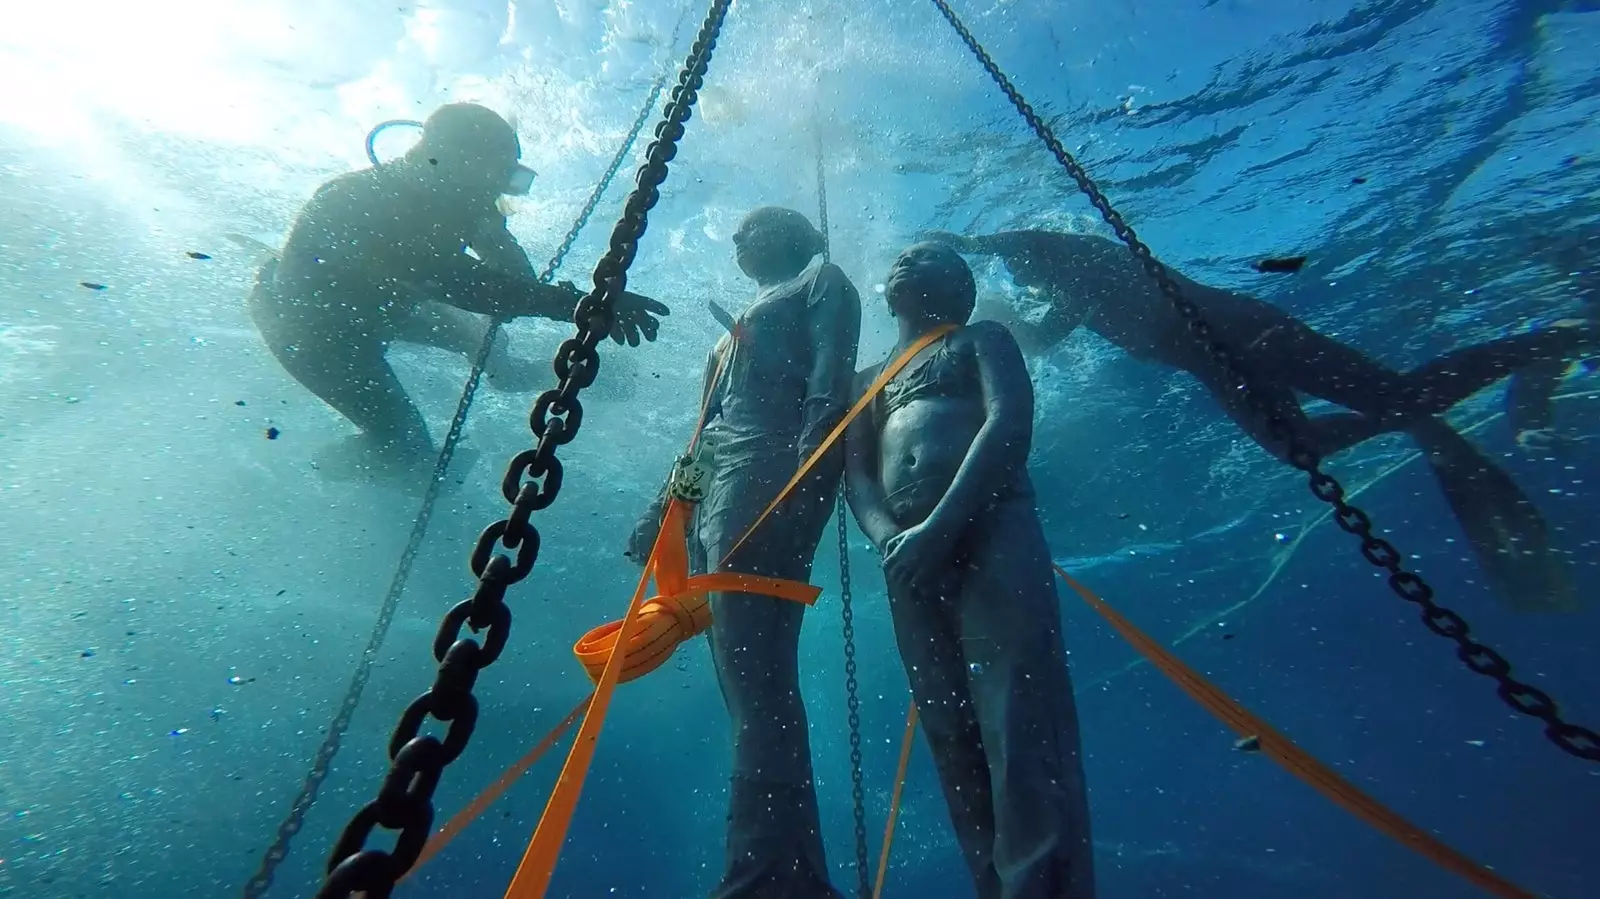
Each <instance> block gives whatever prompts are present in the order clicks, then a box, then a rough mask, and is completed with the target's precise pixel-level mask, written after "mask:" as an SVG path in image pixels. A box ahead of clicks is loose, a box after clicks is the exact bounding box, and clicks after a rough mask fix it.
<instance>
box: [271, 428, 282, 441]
mask: <svg viewBox="0 0 1600 899" xmlns="http://www.w3.org/2000/svg"><path fill="white" fill-rule="evenodd" d="M282 433H283V432H282V431H280V430H278V429H277V428H267V439H268V440H277V439H278V435H279V434H282Z"/></svg>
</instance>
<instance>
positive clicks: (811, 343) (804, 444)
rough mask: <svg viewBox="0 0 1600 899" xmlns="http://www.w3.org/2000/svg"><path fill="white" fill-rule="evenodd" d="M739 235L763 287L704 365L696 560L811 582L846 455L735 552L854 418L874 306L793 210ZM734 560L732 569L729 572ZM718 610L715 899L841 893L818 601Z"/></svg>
mask: <svg viewBox="0 0 1600 899" xmlns="http://www.w3.org/2000/svg"><path fill="white" fill-rule="evenodd" d="M733 244H734V254H735V256H736V258H737V260H738V263H739V268H740V269H741V270H742V271H743V272H744V273H745V274H746V275H748V276H750V278H751V279H753V280H754V281H755V282H756V290H757V293H756V298H755V302H753V303H751V304H750V306H749V307H748V308H746V309H745V310H744V313H743V314H741V315H740V316H739V317H738V320H737V322H736V323H735V326H734V332H733V334H732V335H726V336H724V337H723V339H722V340H721V341H720V342H719V343H718V344H717V347H716V348H715V349H714V350H713V351H712V354H711V357H710V358H709V359H708V360H707V362H706V374H705V385H704V388H703V394H704V395H705V396H706V397H708V399H709V405H710V407H711V409H712V410H713V412H712V414H710V415H708V416H707V417H708V419H709V421H708V424H707V425H706V427H705V429H704V432H703V434H702V437H701V439H702V441H703V442H705V443H706V444H707V445H708V446H712V447H715V464H714V469H713V473H712V476H711V482H710V485H709V487H708V488H707V490H706V496H705V499H704V500H702V501H701V502H700V503H699V505H697V506H696V507H695V514H694V520H693V522H692V525H691V528H690V534H689V551H690V552H689V555H690V560H691V563H692V564H693V566H694V567H695V569H696V570H697V571H701V572H703V571H708V570H721V571H736V572H742V573H745V574H758V575H765V576H768V577H778V578H786V579H790V580H798V581H805V580H809V578H810V576H811V563H812V559H813V557H814V556H815V554H816V549H817V543H818V541H819V540H821V538H822V529H823V527H824V526H825V525H826V524H827V522H828V517H829V514H830V512H831V510H832V506H833V499H834V497H835V495H836V493H835V491H837V490H838V486H839V476H840V472H841V470H842V469H843V467H844V459H843V456H842V454H841V451H840V450H838V449H834V450H831V451H830V452H829V453H828V454H826V455H825V456H823V458H822V460H821V461H819V462H818V464H817V465H816V466H815V467H814V468H813V469H812V471H811V474H810V475H809V477H808V478H807V479H806V480H805V481H803V482H802V483H801V485H800V486H799V487H797V488H796V490H795V492H794V493H793V494H792V495H791V496H790V497H789V499H788V500H787V501H785V503H784V504H783V505H782V506H780V507H779V508H778V510H777V511H776V512H774V513H773V515H772V516H771V517H770V518H768V519H767V521H766V522H765V523H764V524H762V525H761V527H760V528H759V529H758V530H756V531H755V533H754V534H752V535H751V537H750V539H749V540H747V541H745V542H744V544H743V545H742V546H740V547H739V549H738V551H737V552H734V547H735V545H736V544H737V543H738V541H739V539H740V538H741V537H742V536H743V535H744V533H745V531H746V530H747V529H748V528H749V527H750V526H751V525H752V524H754V523H755V521H756V518H757V517H758V516H759V515H760V514H761V512H762V510H763V509H765V508H766V506H767V504H768V503H770V502H771V501H772V500H773V499H774V498H776V497H777V496H778V492H779V491H780V490H782V489H783V486H784V485H785V484H786V483H788V481H789V478H790V477H791V476H793V474H794V473H795V471H796V470H797V469H798V468H799V467H800V465H801V463H802V462H804V461H805V460H806V459H807V458H808V457H809V456H810V455H811V454H812V452H813V451H815V450H816V449H817V447H818V446H820V445H821V443H822V440H823V439H824V438H826V437H827V436H828V433H829V432H830V431H832V430H833V428H834V427H835V426H836V425H837V424H838V423H839V421H840V420H841V419H842V418H843V417H844V413H845V410H846V409H847V408H848V407H849V403H850V400H851V396H850V384H851V379H852V377H853V376H854V373H855V363H856V344H857V341H858V339H859V337H860V333H861V299H860V296H859V295H858V294H857V293H856V289H855V287H854V286H853V285H852V284H851V283H850V280H849V279H848V278H846V277H845V274H844V272H842V271H840V269H839V268H838V267H837V266H835V265H831V264H828V263H823V262H821V261H820V260H818V261H816V262H815V263H813V260H814V259H816V257H817V256H818V255H819V254H821V252H822V247H823V239H822V235H821V234H820V233H818V231H817V229H816V228H814V227H813V226H812V224H811V222H809V221H808V220H807V219H806V217H805V216H804V215H801V214H800V213H798V212H796V211H794V210H792V209H783V208H779V207H775V206H765V207H762V208H759V209H756V210H755V211H753V212H751V213H750V214H749V215H747V216H745V218H744V221H743V222H741V223H740V225H739V228H738V230H737V231H736V232H735V233H734V235H733ZM734 335H737V339H735V337H734ZM719 356H723V357H725V358H724V360H723V363H722V373H721V376H720V377H718V378H716V382H715V383H712V380H713V374H714V373H715V372H716V370H717V359H718V357H719ZM664 498H665V494H664V493H663V494H662V495H661V496H658V497H657V500H656V503H655V504H654V505H653V506H652V507H651V508H650V509H649V510H648V511H647V512H646V513H645V515H644V516H643V517H642V518H641V519H640V521H639V524H638V526H637V527H636V528H635V529H634V533H633V536H632V538H631V539H630V541H629V548H628V552H627V554H628V555H629V556H630V557H631V558H633V559H634V560H635V561H637V562H640V563H643V562H644V561H645V559H646V558H647V557H648V555H649V552H650V550H649V547H650V546H651V545H652V544H653V543H654V542H655V536H656V532H657V530H658V529H659V528H660V522H661V513H662V505H663V502H664ZM730 552H733V555H732V557H731V558H729V555H728V554H729V553H730ZM723 559H727V563H726V564H725V565H723V566H722V567H721V568H716V567H715V566H717V565H718V563H719V562H721V561H722V560H723ZM711 608H712V611H713V619H712V626H711V655H712V660H713V662H714V664H715V667H716V671H717V683H718V685H719V686H720V687H721V688H722V697H723V701H724V702H725V703H726V704H727V707H728V714H729V717H730V718H732V723H733V774H732V777H731V789H730V794H731V795H730V808H729V812H728V831H727V834H728V836H727V864H726V867H725V868H724V871H723V875H722V881H721V883H720V884H719V886H718V887H717V889H716V892H715V893H714V894H713V896H715V897H716V899H758V897H759V899H767V897H785V899H831V897H839V895H840V894H839V893H838V892H837V891H836V890H834V888H833V887H832V886H831V885H830V884H829V882H828V865H827V859H826V857H825V855H824V853H823V846H822V836H821V825H820V823H819V820H818V812H817V793H816V786H815V784H814V782H813V779H812V769H811V744H810V740H809V739H808V737H807V729H806V711H805V706H804V704H803V703H802V702H801V699H800V673H799V666H800V660H799V644H800V623H801V613H802V612H803V611H804V607H803V606H800V605H798V604H796V603H792V602H785V601H783V600H778V599H773V598H771V597H768V596H757V595H750V594H743V593H717V594H713V595H712V597H711Z"/></svg>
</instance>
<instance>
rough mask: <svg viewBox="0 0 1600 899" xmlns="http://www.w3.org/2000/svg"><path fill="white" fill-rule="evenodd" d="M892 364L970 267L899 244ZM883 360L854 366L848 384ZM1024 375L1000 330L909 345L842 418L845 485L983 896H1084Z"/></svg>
mask: <svg viewBox="0 0 1600 899" xmlns="http://www.w3.org/2000/svg"><path fill="white" fill-rule="evenodd" d="M884 297H885V299H886V300H887V302H888V305H889V311H890V314H891V315H893V316H894V317H895V319H896V321H897V322H898V324H899V330H900V343H899V346H897V347H896V348H895V349H894V351H893V352H892V353H891V354H890V358H895V357H898V356H899V355H900V354H901V353H903V352H905V350H906V348H907V347H909V346H910V345H911V344H913V343H915V342H916V341H917V339H918V338H920V337H921V336H922V335H924V334H926V333H928V332H929V331H931V330H933V329H934V328H936V327H938V326H940V325H945V324H955V325H966V322H967V319H968V318H969V317H970V316H971V315H972V311H973V305H974V302H975V299H976V291H975V289H974V286H973V278H972V272H971V270H970V269H968V268H967V264H966V263H965V262H964V261H962V259H961V257H960V256H959V255H957V254H956V253H955V251H954V250H952V249H950V248H948V247H945V246H941V245H938V244H932V243H921V244H916V245H914V246H912V247H909V248H907V249H906V250H905V251H904V252H902V253H901V254H900V257H899V258H898V259H897V260H895V263H894V266H893V268H891V269H890V270H889V277H888V279H887V282H886V289H885V294H884ZM881 369H882V366H881V364H880V365H878V366H874V367H872V368H869V369H867V370H866V371H864V372H862V373H861V374H860V375H859V376H858V377H857V379H856V389H857V391H858V393H859V392H861V391H864V390H865V389H866V387H867V385H868V384H870V383H871V382H872V380H873V379H875V378H876V377H877V376H878V372H879V371H880V370H881ZM1032 441H1033V385H1032V384H1031V383H1030V382H1029V379H1028V369H1027V366H1026V365H1025V364H1024V362H1023V360H1022V351H1021V350H1020V349H1019V348H1018V346H1017V342H1016V340H1015V339H1013V338H1012V336H1011V333H1010V332H1009V331H1008V330H1006V328H1005V326H1004V325H1001V324H998V323H996V322H989V321H984V322H978V323H976V324H972V325H966V326H965V327H962V328H959V329H958V330H956V331H953V332H951V333H950V334H947V335H945V336H944V337H943V338H941V339H940V340H939V341H937V342H935V343H934V344H932V345H931V346H929V347H927V348H926V349H924V350H922V352H921V353H920V354H918V356H917V357H916V358H914V359H912V360H911V362H910V363H909V364H908V365H907V367H906V368H905V369H904V370H903V371H902V372H901V373H900V374H898V375H896V376H895V378H894V380H891V381H890V382H889V383H888V384H887V385H886V386H885V387H884V389H883V392H882V393H881V394H880V395H879V396H878V398H877V399H876V400H875V401H874V403H873V406H872V408H871V409H870V411H868V412H867V413H865V414H863V415H862V416H860V417H859V418H857V419H856V420H855V421H854V422H852V423H851V425H850V429H849V432H848V433H847V435H846V455H847V461H846V468H845V478H846V481H845V483H846V486H847V488H848V489H847V491H846V495H847V496H848V497H849V500H850V508H851V510H852V511H853V512H854V513H855V517H856V522H857V523H858V524H860V525H861V530H862V531H863V532H864V533H865V534H866V535H867V538H868V539H870V540H871V541H872V543H873V545H874V546H876V547H878V549H879V550H880V551H881V552H883V554H884V563H883V564H884V574H885V576H886V579H887V581H888V587H889V612H890V615H891V617H892V618H893V620H894V633H895V641H896V643H897V644H898V645H899V648H900V657H901V660H902V662H903V663H904V664H905V669H906V676H907V677H908V678H909V679H910V681H911V692H912V696H913V697H914V698H915V699H916V703H917V710H918V712H919V713H920V715H921V718H922V729H923V733H924V735H925V736H926V738H927V741H928V748H929V749H931V750H932V752H933V759H934V765H935V767H936V768H937V769H938V772H939V782H940V785H941V786H942V787H943V788H944V796H945V803H946V805H947V806H948V807H949V811H950V820H951V823H952V824H953V825H954V827H955V831H956V838H957V841H958V842H959V843H960V845H961V850H962V853H963V855H964V856H965V857H966V861H967V866H968V868H969V869H970V871H971V874H972V879H973V883H974V884H975V886H976V888H977V895H978V896H979V897H981V899H1093V897H1094V894H1095V889H1094V867H1093V866H1094V855H1093V851H1092V846H1091V844H1090V840H1089V805H1088V800H1087V795H1086V793H1085V791H1084V778H1083V763H1082V760H1081V758H1080V749H1079V741H1078V715H1077V710H1076V708H1075V705H1074V702H1073V697H1072V683H1071V681H1070V678H1069V676H1068V672H1067V659H1066V649H1065V647H1064V646H1063V645H1062V636H1061V629H1062V628H1061V604H1060V601H1059V599H1058V598H1057V596H1056V590H1055V575H1054V573H1053V572H1052V570H1051V563H1050V550H1049V548H1048V547H1047V546H1045V542H1044V531H1043V528H1042V527H1041V526H1040V524H1039V517H1038V514H1037V512H1036V510H1035V508H1034V492H1033V484H1032V482H1031V481H1030V480H1029V477H1028V467H1027V466H1028V451H1029V447H1030V445H1031V443H1032Z"/></svg>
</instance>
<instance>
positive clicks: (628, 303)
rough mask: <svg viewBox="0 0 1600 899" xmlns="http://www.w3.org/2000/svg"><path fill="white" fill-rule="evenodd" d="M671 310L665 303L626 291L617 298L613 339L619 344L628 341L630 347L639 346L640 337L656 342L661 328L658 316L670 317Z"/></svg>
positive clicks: (612, 323) (612, 322) (612, 331)
mask: <svg viewBox="0 0 1600 899" xmlns="http://www.w3.org/2000/svg"><path fill="white" fill-rule="evenodd" d="M669 314H671V310H669V309H668V308H667V307H666V305H665V304H664V303H660V302H657V301H655V300H652V299H650V298H649V297H647V296H645V295H644V294H642V293H630V292H628V291H626V290H624V291H623V292H622V295H621V296H619V297H617V302H616V306H615V307H614V308H613V310H612V313H611V339H612V340H615V341H616V342H617V343H622V342H623V340H627V342H628V346H638V345H639V335H640V334H641V333H642V334H643V335H644V339H645V340H648V341H651V342H652V343H653V342H655V339H656V332H657V331H658V330H660V328H661V321H660V319H658V318H657V317H656V316H660V315H669Z"/></svg>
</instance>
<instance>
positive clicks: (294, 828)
mask: <svg viewBox="0 0 1600 899" xmlns="http://www.w3.org/2000/svg"><path fill="white" fill-rule="evenodd" d="M666 79H667V75H666V74H665V73H664V74H663V75H662V76H661V77H660V78H658V79H656V83H655V85H654V86H653V87H651V89H650V96H649V98H648V99H647V100H646V101H645V104H644V106H643V108H641V109H640V111H639V115H638V117H637V118H636V119H635V120H634V122H633V127H632V128H631V129H630V130H629V132H628V137H627V139H626V140H624V141H623V143H622V146H621V147H620V148H619V149H618V150H617V155H616V156H615V157H613V158H612V160H611V165H610V167H608V168H607V169H606V171H605V174H603V175H601V176H600V180H599V182H598V183H596V184H595V188H594V190H593V191H591V192H590V194H589V199H588V200H587V201H585V203H584V204H583V208H582V209H581V210H580V211H579V212H578V216H577V218H576V219H574V220H573V223H572V227H570V228H568V229H567V234H566V236H565V237H563V238H562V240H561V245H560V246H559V247H558V248H557V249H556V252H555V255H553V256H551V257H550V261H549V263H548V264H546V265H545V268H544V271H543V272H542V273H540V275H539V281H540V282H541V283H544V284H548V283H550V280H551V279H552V278H553V277H555V273H556V271H557V270H558V269H559V268H560V267H561V263H562V262H563V261H564V260H565V259H566V258H567V254H568V253H570V252H571V251H572V245H573V244H574V243H575V242H576V241H577V239H578V233H579V232H581V231H582V230H583V229H584V227H585V226H586V225H587V224H588V223H589V219H590V217H591V216H592V215H593V214H594V211H595V207H597V206H598V205H599V204H600V199H601V197H602V196H603V195H604V194H605V192H606V189H607V188H609V187H610V186H611V182H612V181H613V180H614V179H615V178H616V176H617V172H618V171H620V170H621V168H622V164H623V162H624V161H625V160H626V159H627V156H628V152H629V151H630V150H631V149H632V148H633V144H634V142H635V140H637V139H638V137H639V132H640V131H641V130H642V129H643V128H644V123H645V121H646V119H648V118H649V115H650V113H651V112H652V111H653V110H654V109H655V106H656V102H657V101H658V100H659V99H660V98H661V91H662V88H663V87H664V86H665V84H666ZM502 324H503V323H502V322H501V321H500V320H498V319H496V320H494V321H492V322H491V323H490V324H489V329H488V330H487V331H486V332H484V335H483V342H482V343H481V344H479V346H478V352H477V354H476V355H475V356H474V357H473V360H472V370H471V372H470V373H468V375H467V382H466V384H465V386H463V387H462V390H461V399H460V400H459V401H458V402H457V403H456V412H455V416H454V417H453V418H451V420H450V430H449V432H448V433H447V434H446V435H445V439H444V443H443V444H442V445H441V447H440V449H439V456H438V458H437V459H436V460H434V464H433V474H432V475H431V477H430V480H429V481H428V489H427V492H426V493H424V494H423V497H422V502H421V504H420V506H419V507H418V509H417V516H416V518H415V519H414V520H413V521H412V523H411V536H410V537H408V538H407V539H406V546H405V549H404V550H403V551H402V552H401V553H400V562H399V564H398V565H396V566H395V572H394V576H393V577H392V578H390V580H389V589H388V592H387V593H385V594H384V597H383V605H382V606H381V607H380V608H379V610H378V620H377V622H376V623H374V624H373V627H372V633H371V634H370V635H369V636H368V637H367V645H366V646H365V647H364V648H363V649H362V650H361V658H360V660H359V661H358V662H357V663H356V670H355V673H354V674H353V675H351V678H350V684H349V686H348V687H346V688H345V693H344V698H343V699H342V700H341V701H340V703H339V712H338V714H336V715H335V716H334V718H333V723H331V724H330V725H328V732H327V735H326V736H324V737H323V738H322V744H321V745H320V746H318V747H317V752H316V755H315V756H314V757H313V758H312V762H311V768H310V770H309V771H307V772H306V777H305V780H304V781H303V782H302V783H301V785H300V791H299V793H297V794H296V795H295V797H294V801H293V802H292V803H290V806H289V813H288V815H286V816H285V817H284V819H283V821H282V822H281V823H280V824H279V825H278V831H277V835H276V836H275V837H274V838H273V841H272V844H271V845H270V846H268V847H267V850H266V852H265V853H264V854H263V855H262V858H261V863H260V865H259V866H258V868H257V870H256V873H255V875H254V876H252V877H251V878H250V880H249V882H248V883H246V884H245V888H244V896H245V899H260V897H261V896H263V895H265V894H266V892H267V890H268V889H269V888H271V886H272V880H273V877H274V876H275V875H276V873H277V869H278V866H279V865H281V864H282V863H283V860H284V859H286V858H288V856H289V844H290V842H291V841H292V840H293V839H294V836H295V834H297V833H299V832H300V829H301V827H303V826H304V825H305V818H306V814H307V813H309V812H310V811H311V806H312V805H313V804H314V803H315V802H316V800H317V793H318V792H319V791H320V790H321V788H322V783H323V781H324V780H326V779H327V777H328V772H329V770H330V768H331V766H332V764H333V758H334V756H335V755H337V754H338V753H339V748H340V745H341V744H342V742H343V740H344V735H345V732H346V731H348V730H349V729H350V721H351V718H352V717H353V716H354V715H355V711H356V707H357V706H358V705H360V703H361V695H362V693H363V692H364V691H365V690H366V688H367V681H368V680H369V679H370V678H371V676H372V665H373V662H374V661H376V660H377V654H378V649H379V648H380V647H381V646H382V645H383V641H384V639H385V638H386V637H387V636H388V634H389V626H390V625H391V624H392V623H393V622H394V615H395V610H396V609H397V608H398V607H399V605H400V598H401V596H402V595H403V594H404V593H405V589H406V584H407V583H408V582H409V581H410V580H411V569H412V567H413V566H414V565H415V564H416V561H417V555H418V553H420V552H421V550H422V543H423V540H424V539H425V538H426V537H427V535H428V527H429V525H430V524H431V523H432V521H433V510H434V506H435V505H436V504H437V502H438V500H439V492H440V490H441V489H442V488H443V485H444V476H445V474H446V472H447V471H448V470H449V468H450V462H451V460H452V459H454V458H455V453H456V447H457V446H458V445H459V444H460V442H461V432H462V430H463V429H464V428H465V426H466V422H467V413H468V412H469V411H470V410H471V408H472V401H473V399H474V398H475V397H476V396H477V393H478V385H479V383H480V382H481V381H482V379H483V370H484V367H485V366H486V365H487V364H488V362H489V353H490V351H491V350H493V348H494V339H495V337H496V336H498V335H499V333H500V328H501V325H502Z"/></svg>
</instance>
